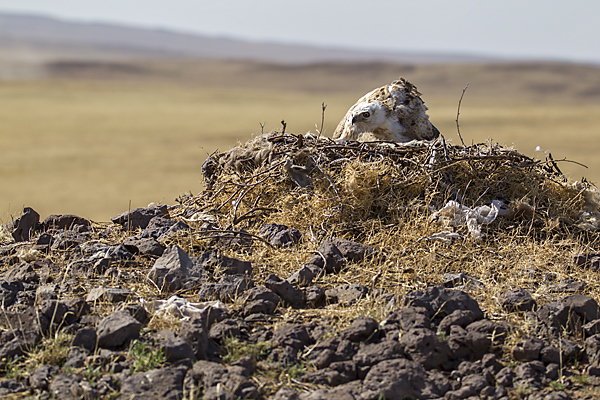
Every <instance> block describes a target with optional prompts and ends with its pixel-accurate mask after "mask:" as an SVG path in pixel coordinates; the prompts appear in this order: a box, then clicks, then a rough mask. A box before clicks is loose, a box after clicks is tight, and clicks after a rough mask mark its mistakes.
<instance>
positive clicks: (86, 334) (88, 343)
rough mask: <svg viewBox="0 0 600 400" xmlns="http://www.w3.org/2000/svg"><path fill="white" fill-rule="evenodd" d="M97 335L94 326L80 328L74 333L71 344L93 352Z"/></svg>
mask: <svg viewBox="0 0 600 400" xmlns="http://www.w3.org/2000/svg"><path fill="white" fill-rule="evenodd" d="M97 340H98V335H96V329H94V328H81V329H79V330H78V331H77V333H75V336H74V337H73V341H72V342H71V346H73V347H82V348H84V349H86V350H87V351H89V352H93V351H94V350H95V348H96V342H97Z"/></svg>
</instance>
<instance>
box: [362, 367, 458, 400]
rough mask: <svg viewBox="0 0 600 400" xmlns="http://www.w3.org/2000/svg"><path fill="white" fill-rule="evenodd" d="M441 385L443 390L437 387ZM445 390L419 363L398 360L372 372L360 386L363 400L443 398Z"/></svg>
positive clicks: (375, 368) (373, 369)
mask: <svg viewBox="0 0 600 400" xmlns="http://www.w3.org/2000/svg"><path fill="white" fill-rule="evenodd" d="M440 383H441V385H440V386H442V387H438V384H440ZM447 386H448V385H447V384H446V383H442V382H441V381H440V380H439V379H436V380H434V379H431V378H430V375H429V374H427V372H426V371H425V370H424V369H423V368H422V367H421V366H420V365H419V364H418V363H416V362H413V361H409V360H406V359H402V358H401V359H395V360H387V361H383V362H381V363H379V364H377V365H376V366H374V367H373V368H371V370H370V371H369V373H368V374H367V376H366V377H365V380H364V382H363V388H364V393H363V398H368V399H377V398H385V399H389V400H404V399H407V398H412V399H430V398H436V397H442V396H443V395H444V389H446V390H447Z"/></svg>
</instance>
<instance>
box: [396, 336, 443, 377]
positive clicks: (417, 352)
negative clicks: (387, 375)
mask: <svg viewBox="0 0 600 400" xmlns="http://www.w3.org/2000/svg"><path fill="white" fill-rule="evenodd" d="M401 341H402V344H403V345H404V352H405V353H406V355H407V356H408V357H410V359H411V360H413V361H416V362H418V363H419V364H420V365H422V366H423V368H425V369H433V368H436V369H440V368H447V367H448V362H449V360H450V354H451V352H450V348H449V347H448V344H447V343H446V342H445V341H443V340H442V339H441V338H440V337H439V336H438V335H436V334H435V333H434V332H432V331H431V330H429V329H422V328H413V329H411V330H410V331H408V332H407V333H405V334H403V335H402V338H401Z"/></svg>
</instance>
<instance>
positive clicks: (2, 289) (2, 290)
mask: <svg viewBox="0 0 600 400" xmlns="http://www.w3.org/2000/svg"><path fill="white" fill-rule="evenodd" d="M23 290H25V288H24V287H23V283H21V281H19V280H14V281H11V282H7V281H5V280H4V279H2V280H0V304H2V305H3V306H4V307H10V306H12V305H13V304H14V303H15V301H16V300H17V295H18V294H19V292H22V291H23Z"/></svg>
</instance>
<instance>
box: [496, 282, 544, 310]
mask: <svg viewBox="0 0 600 400" xmlns="http://www.w3.org/2000/svg"><path fill="white" fill-rule="evenodd" d="M500 305H501V306H502V308H504V309H505V310H506V311H508V312H515V311H535V310H536V309H537V303H536V302H535V300H534V299H533V297H531V294H529V292H527V291H526V290H525V289H523V288H520V287H518V288H515V289H511V290H509V291H507V292H504V293H502V294H501V295H500Z"/></svg>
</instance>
